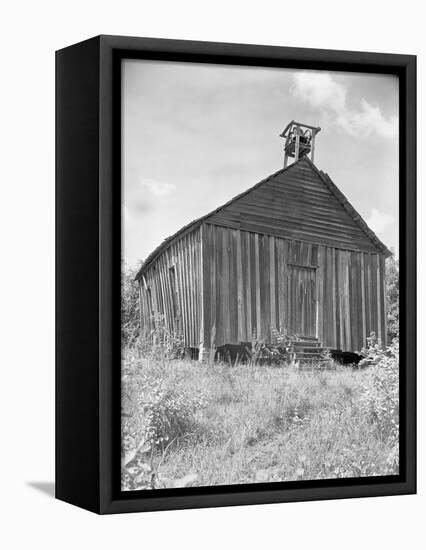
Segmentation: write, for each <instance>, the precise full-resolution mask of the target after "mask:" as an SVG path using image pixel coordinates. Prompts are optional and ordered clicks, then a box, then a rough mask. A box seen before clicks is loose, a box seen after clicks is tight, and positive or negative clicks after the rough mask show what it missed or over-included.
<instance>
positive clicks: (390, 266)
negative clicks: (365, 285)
mask: <svg viewBox="0 0 426 550" xmlns="http://www.w3.org/2000/svg"><path fill="white" fill-rule="evenodd" d="M386 308H387V330H388V341H389V342H391V341H392V340H393V339H394V338H399V262H398V260H395V258H394V257H393V256H391V257H390V258H388V259H387V260H386Z"/></svg>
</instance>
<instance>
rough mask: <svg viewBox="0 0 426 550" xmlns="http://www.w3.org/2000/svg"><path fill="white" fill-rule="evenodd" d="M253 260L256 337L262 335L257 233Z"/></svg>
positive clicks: (256, 234) (258, 337) (259, 337)
mask: <svg viewBox="0 0 426 550" xmlns="http://www.w3.org/2000/svg"><path fill="white" fill-rule="evenodd" d="M254 262H255V292H256V338H257V339H258V340H260V339H261V337H262V330H261V314H260V263H259V235H258V233H255V235H254Z"/></svg>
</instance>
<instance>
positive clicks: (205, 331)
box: [197, 224, 211, 349]
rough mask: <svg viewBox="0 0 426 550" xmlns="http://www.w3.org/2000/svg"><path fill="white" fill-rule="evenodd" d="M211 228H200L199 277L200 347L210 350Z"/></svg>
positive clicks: (203, 226)
mask: <svg viewBox="0 0 426 550" xmlns="http://www.w3.org/2000/svg"><path fill="white" fill-rule="evenodd" d="M209 235H210V232H209V226H205V225H204V224H201V226H200V244H199V247H198V249H199V259H198V262H197V263H200V264H201V265H200V277H199V292H198V294H199V302H200V305H199V309H200V320H199V324H200V346H202V347H203V348H206V349H209V348H210V330H209V321H210V315H209V304H210V291H209V289H210V284H211V283H210V269H209V268H210V266H209V265H208V264H209V258H210V256H209V255H208V254H207V251H209Z"/></svg>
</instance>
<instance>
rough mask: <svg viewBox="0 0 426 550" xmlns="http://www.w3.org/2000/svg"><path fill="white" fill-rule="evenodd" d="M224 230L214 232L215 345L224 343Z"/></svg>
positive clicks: (217, 229) (218, 229) (219, 228)
mask: <svg viewBox="0 0 426 550" xmlns="http://www.w3.org/2000/svg"><path fill="white" fill-rule="evenodd" d="M223 231H224V230H223V229H222V228H221V227H216V228H215V233H216V264H217V268H216V345H217V346H221V345H223V343H224V337H223V325H224V313H223V305H222V304H223V285H224V281H223V251H222V249H223V236H222V232H223Z"/></svg>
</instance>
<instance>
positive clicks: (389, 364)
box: [359, 334, 399, 460]
mask: <svg viewBox="0 0 426 550" xmlns="http://www.w3.org/2000/svg"><path fill="white" fill-rule="evenodd" d="M362 354H363V356H364V357H363V359H362V360H361V362H360V364H359V365H360V366H361V367H363V366H364V367H365V366H367V367H369V368H370V370H369V373H368V374H369V376H368V378H367V382H366V384H365V385H364V391H363V394H362V396H361V399H360V410H361V413H362V414H364V415H365V416H366V418H367V419H368V420H369V421H370V422H372V423H376V425H377V430H378V432H379V435H380V437H381V438H382V440H388V441H390V443H391V444H392V445H393V447H394V448H393V455H394V458H393V459H394V460H397V459H398V452H397V450H398V439H399V343H398V340H397V339H394V340H393V342H392V344H391V345H390V346H388V347H387V348H386V349H382V347H381V346H380V342H379V341H378V340H377V339H376V337H375V335H374V334H373V335H372V336H371V337H370V338H368V346H367V348H364V349H363V350H362ZM395 449H396V450H395Z"/></svg>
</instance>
